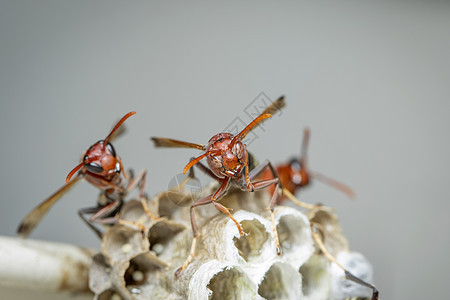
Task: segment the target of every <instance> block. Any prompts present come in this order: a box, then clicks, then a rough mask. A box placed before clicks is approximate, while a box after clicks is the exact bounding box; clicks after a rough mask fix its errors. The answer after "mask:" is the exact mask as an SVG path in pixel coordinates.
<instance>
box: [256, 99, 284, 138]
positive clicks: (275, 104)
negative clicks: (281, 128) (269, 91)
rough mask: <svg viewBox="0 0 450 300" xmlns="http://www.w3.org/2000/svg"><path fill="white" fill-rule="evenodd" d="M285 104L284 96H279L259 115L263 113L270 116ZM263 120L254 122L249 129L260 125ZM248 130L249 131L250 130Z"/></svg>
mask: <svg viewBox="0 0 450 300" xmlns="http://www.w3.org/2000/svg"><path fill="white" fill-rule="evenodd" d="M285 106H286V101H284V96H281V97H280V98H278V99H277V100H275V101H273V102H272V103H271V104H270V105H269V106H268V107H267V108H266V109H265V110H264V111H263V112H262V113H261V114H260V116H262V115H264V114H271V115H272V116H273V115H275V114H276V113H277V112H279V111H280V110H281V109H282V108H283V107H285ZM264 121H265V120H262V121H261V122H259V123H258V124H256V125H255V126H253V128H251V130H253V129H255V128H256V127H258V126H259V125H261V124H262V123H263V122H264ZM251 130H250V131H251Z"/></svg>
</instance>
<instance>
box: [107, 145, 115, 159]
mask: <svg viewBox="0 0 450 300" xmlns="http://www.w3.org/2000/svg"><path fill="white" fill-rule="evenodd" d="M106 148H108V150H109V152H111V155H112V156H114V157H116V150H115V149H114V147H113V145H112V144H110V143H108V144H106Z"/></svg>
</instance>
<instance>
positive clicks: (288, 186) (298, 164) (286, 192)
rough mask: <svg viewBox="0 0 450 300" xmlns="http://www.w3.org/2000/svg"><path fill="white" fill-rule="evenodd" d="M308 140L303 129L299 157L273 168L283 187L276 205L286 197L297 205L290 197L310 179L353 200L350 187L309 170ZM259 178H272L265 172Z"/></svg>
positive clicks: (307, 135) (307, 133) (307, 132)
mask: <svg viewBox="0 0 450 300" xmlns="http://www.w3.org/2000/svg"><path fill="white" fill-rule="evenodd" d="M309 139H310V130H309V128H305V129H304V131H303V141H302V146H301V151H300V157H298V158H297V157H294V158H292V159H290V160H289V161H288V162H286V163H283V164H279V165H277V166H276V167H275V168H276V171H277V174H278V177H279V179H280V182H281V185H282V186H283V196H282V197H280V198H279V199H278V204H280V203H282V202H283V201H284V200H285V199H286V197H288V198H291V200H293V201H294V202H295V203H297V202H296V201H295V200H294V199H292V195H295V194H296V193H297V192H298V191H299V190H301V189H302V188H304V187H306V186H309V185H310V184H311V180H312V179H314V180H317V181H320V182H322V183H324V184H327V185H329V186H331V187H333V188H335V189H337V190H339V191H341V192H342V193H344V194H346V195H347V196H348V197H349V198H354V197H355V192H354V191H353V190H352V189H351V188H350V187H348V186H346V185H345V184H343V183H340V182H339V181H336V180H334V179H332V178H330V177H328V176H325V175H323V174H321V173H319V172H316V171H312V170H310V169H309V165H308V156H307V151H308V145H309ZM260 178H261V179H270V178H272V174H271V173H270V172H268V171H267V170H265V171H264V172H263V173H262V174H261V177H260ZM302 203H303V202H302ZM301 206H303V205H301ZM307 208H310V207H307Z"/></svg>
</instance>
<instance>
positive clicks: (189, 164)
mask: <svg viewBox="0 0 450 300" xmlns="http://www.w3.org/2000/svg"><path fill="white" fill-rule="evenodd" d="M210 153H211V152H205V153H203V154H202V155H200V156H199V157H197V158H194V159H193V160H191V161H190V162H189V163H188V164H187V165H186V167H184V169H183V174H186V172H187V171H189V169H190V168H192V166H193V165H195V164H196V163H198V162H199V161H201V160H202V159H203V158H205V156H206V155H208V154H210Z"/></svg>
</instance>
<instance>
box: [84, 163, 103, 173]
mask: <svg viewBox="0 0 450 300" xmlns="http://www.w3.org/2000/svg"><path fill="white" fill-rule="evenodd" d="M84 166H85V167H86V169H88V171H89V172H92V173H96V174H99V173H101V172H103V168H102V166H100V165H99V164H96V163H88V164H85V165H84Z"/></svg>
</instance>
